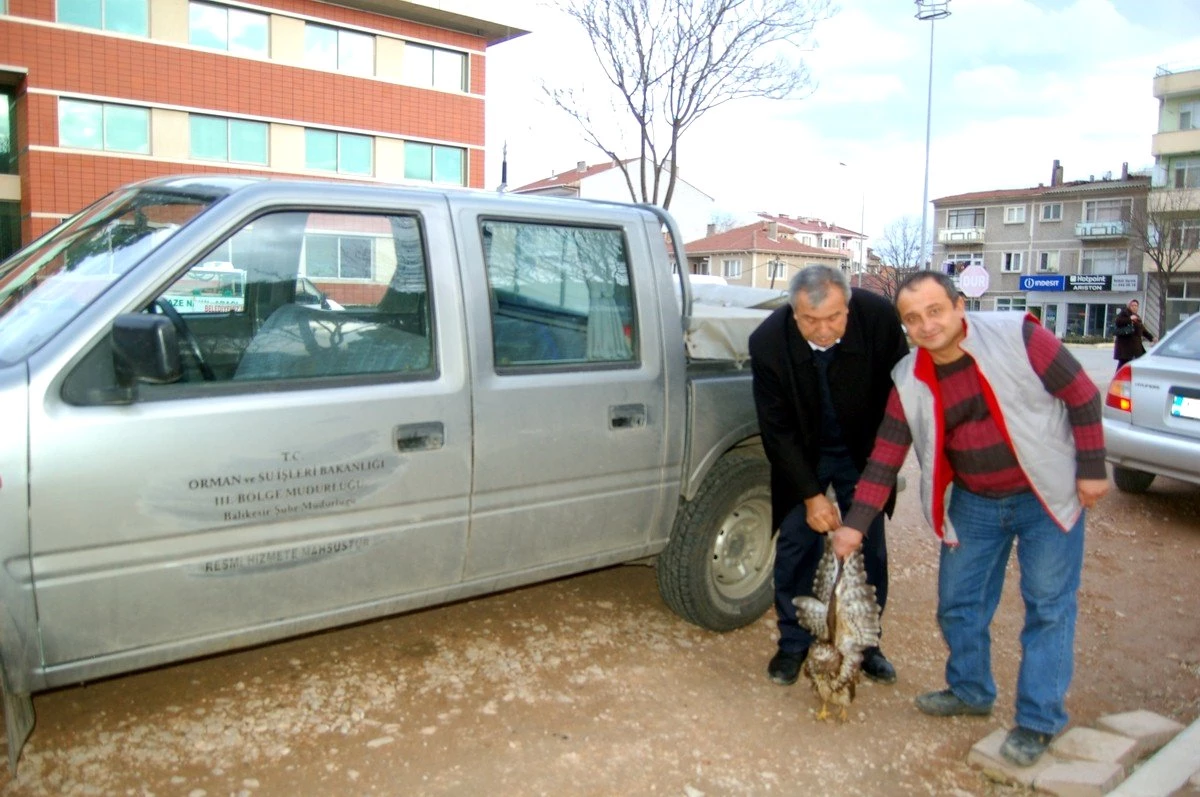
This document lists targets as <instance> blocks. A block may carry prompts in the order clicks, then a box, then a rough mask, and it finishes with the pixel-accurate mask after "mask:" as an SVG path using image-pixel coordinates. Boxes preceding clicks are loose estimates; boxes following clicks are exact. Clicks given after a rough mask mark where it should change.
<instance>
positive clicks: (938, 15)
mask: <svg viewBox="0 0 1200 797" xmlns="http://www.w3.org/2000/svg"><path fill="white" fill-rule="evenodd" d="M916 4H917V14H916V17H917V19H919V20H921V21H925V20H929V94H928V96H927V97H926V99H925V192H924V193H923V194H922V195H921V242H920V246H921V264H922V266H923V265H924V264H925V263H926V262H927V261H926V260H925V230H926V229H927V226H926V225H927V223H928V219H929V139H930V133H931V130H932V123H933V23H934V22H936V21H937V20H939V19H945V18H946V17H948V16H950V0H916Z"/></svg>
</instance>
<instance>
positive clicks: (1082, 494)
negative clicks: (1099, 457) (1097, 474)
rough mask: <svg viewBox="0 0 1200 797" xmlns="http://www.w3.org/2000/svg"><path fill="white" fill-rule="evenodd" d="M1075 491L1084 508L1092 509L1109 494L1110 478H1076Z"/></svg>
mask: <svg viewBox="0 0 1200 797" xmlns="http://www.w3.org/2000/svg"><path fill="white" fill-rule="evenodd" d="M1075 492H1076V494H1077V495H1078V496H1079V503H1081V504H1083V508H1084V509H1091V508H1092V507H1093V506H1095V505H1096V502H1097V501H1099V500H1100V499H1101V498H1103V497H1104V496H1105V495H1107V494H1108V479H1076V480H1075Z"/></svg>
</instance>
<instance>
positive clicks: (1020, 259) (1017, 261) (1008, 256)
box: [1000, 252, 1025, 274]
mask: <svg viewBox="0 0 1200 797" xmlns="http://www.w3.org/2000/svg"><path fill="white" fill-rule="evenodd" d="M1024 265H1025V253H1024V252H1004V253H1003V254H1002V255H1001V256H1000V270H1001V271H1002V272H1004V273H1005V274H1020V273H1021V271H1022V267H1023V266H1024Z"/></svg>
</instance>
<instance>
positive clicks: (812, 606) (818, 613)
mask: <svg viewBox="0 0 1200 797" xmlns="http://www.w3.org/2000/svg"><path fill="white" fill-rule="evenodd" d="M792 603H793V604H795V606H796V619H797V620H798V621H799V622H800V625H802V626H804V627H805V628H807V629H808V630H809V633H811V634H812V635H813V636H815V637H816V638H817V639H820V640H822V641H825V642H828V641H829V629H828V626H827V623H826V620H825V604H824V603H821V601H819V600H817V599H816V598H814V597H812V596H811V595H801V596H800V597H798V598H793V599H792Z"/></svg>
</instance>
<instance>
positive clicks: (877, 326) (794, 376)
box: [750, 290, 908, 528]
mask: <svg viewBox="0 0 1200 797" xmlns="http://www.w3.org/2000/svg"><path fill="white" fill-rule="evenodd" d="M789 324H790V325H791V328H792V329H793V330H795V339H796V340H797V341H798V342H799V348H798V349H797V350H798V351H799V362H800V363H803V366H802V367H800V366H799V365H798V367H796V368H794V367H793V365H792V358H791V357H790V356H789V353H788V344H787V340H788V337H787V336H788V325H789ZM795 324H796V322H795V320H794V319H793V318H792V308H791V307H789V306H784V307H781V308H779V309H778V310H776V311H775V312H773V313H771V315H770V316H768V317H767V318H766V319H765V320H764V321H763V322H762V324H760V325H759V327H758V329H756V330H755V331H754V333H753V334H751V335H750V363H751V368H752V370H753V372H754V404H755V408H756V410H757V412H758V426H759V429H760V430H761V432H762V441H763V448H764V449H766V453H767V459H768V460H769V461H770V463H771V505H772V506H771V509H772V516H773V525H774V527H775V528H779V525H780V524H781V523H782V522H783V519H784V518H785V517H786V516H787V514H788V512H790V511H791V510H792V509H793V508H795V507H796V505H797V504H800V503H802V502H803V501H804V500H805V499H806V498H811V497H812V496H814V495H818V494H819V493H821V487H820V484H819V482H818V480H817V460H818V459H819V457H820V453H821V436H820V428H819V426H820V423H821V397H820V387H819V386H818V383H817V379H818V377H817V371H816V367H815V366H814V365H813V362H812V350H811V349H810V348H809V346H808V344H807V343H805V342H804V338H803V337H801V336H800V333H799V330H797V329H796V327H795ZM907 353H908V344H907V342H906V341H905V338H904V330H903V328H902V327H901V326H900V320H899V318H898V317H897V316H896V311H895V309H894V308H893V307H892V305H891V304H890V303H889V302H888V301H887V300H886V299H884V298H883V297H882V296H879V295H878V294H874V293H871V292H869V291H865V290H852V291H851V294H850V317H849V319H848V320H847V322H846V332H845V334H844V335H842V340H841V343H839V344H838V346H837V349H836V354H835V356H834V361H833V363H832V365H830V368H829V383H830V384H829V390H830V392H831V393H832V394H833V403H834V406H835V408H836V411H837V415H838V421H839V422H840V424H841V427H842V434H843V437H844V439H845V442H846V446H847V447H848V448H849V449H850V456H851V457H852V458H853V460H854V464H855V465H857V466H858V469H859V471H860V472H861V471H862V470H863V468H865V467H866V464H867V458H868V457H869V456H870V455H871V448H872V447H873V446H874V443H875V432H876V431H877V430H878V428H879V423H880V421H882V420H883V414H884V410H885V409H886V408H887V399H888V394H889V393H890V392H891V390H892V373H891V371H892V366H894V365H895V364H896V363H897V362H899V361H900V359H901V358H902V357H904V355H905V354H907ZM895 498H896V496H895V493H894V492H893V494H892V496H891V498H889V499H888V504H887V507H886V511H887V512H888V514H889V515H890V514H891V511H892V507H893V506H894V505H895Z"/></svg>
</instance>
